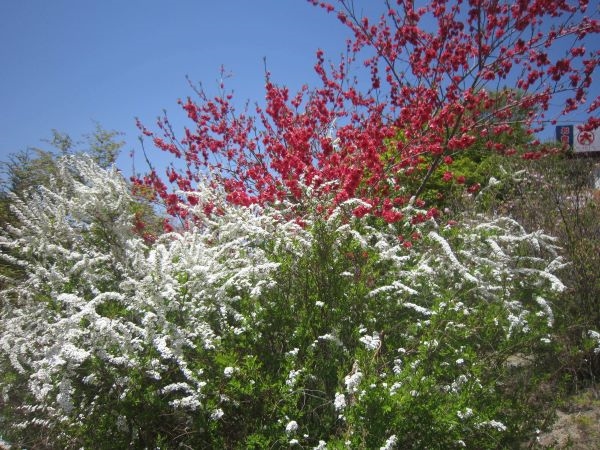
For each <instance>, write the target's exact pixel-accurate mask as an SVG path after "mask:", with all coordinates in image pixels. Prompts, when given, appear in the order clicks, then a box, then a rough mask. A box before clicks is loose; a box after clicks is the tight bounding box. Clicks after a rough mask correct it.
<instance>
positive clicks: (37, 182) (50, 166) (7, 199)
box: [0, 123, 148, 287]
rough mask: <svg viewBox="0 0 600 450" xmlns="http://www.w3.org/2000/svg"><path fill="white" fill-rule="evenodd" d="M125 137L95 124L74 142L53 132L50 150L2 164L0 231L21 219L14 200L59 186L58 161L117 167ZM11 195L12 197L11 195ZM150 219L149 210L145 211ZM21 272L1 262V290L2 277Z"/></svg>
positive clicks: (21, 155)
mask: <svg viewBox="0 0 600 450" xmlns="http://www.w3.org/2000/svg"><path fill="white" fill-rule="evenodd" d="M122 135H123V133H121V132H119V131H115V130H107V129H105V128H103V127H102V126H101V125H100V124H98V123H96V124H95V128H94V130H93V131H92V132H90V133H88V134H85V135H83V138H82V140H75V139H73V138H72V137H71V136H70V135H69V134H67V133H64V132H61V131H58V130H56V129H53V130H52V136H51V137H50V138H49V139H45V140H44V141H43V142H44V143H46V144H48V148H38V147H30V148H28V149H26V150H22V151H19V152H16V153H14V154H12V155H10V157H9V159H8V160H7V161H3V162H0V171H1V173H2V177H1V182H0V227H2V228H4V227H6V225H8V224H11V225H15V224H16V223H17V222H18V218H17V217H16V216H15V215H14V214H13V213H12V211H11V204H12V203H13V202H14V198H15V196H16V197H21V198H27V197H28V196H30V193H31V191H32V190H35V189H36V187H38V186H46V187H48V186H50V185H52V184H60V183H61V177H60V176H58V169H57V161H58V159H59V158H61V157H64V156H67V155H76V154H84V153H86V154H89V155H90V156H91V157H92V159H93V160H94V161H95V162H96V164H98V165H99V166H100V167H102V168H103V169H106V168H108V167H110V166H111V165H112V164H114V163H115V161H116V159H117V157H118V156H119V152H120V151H121V148H122V147H123V145H124V144H125V142H124V141H123V140H121V139H120V138H121V137H122ZM9 192H10V193H11V194H9ZM144 211H145V214H146V215H148V211H147V209H146V210H144ZM19 273H20V270H19V269H18V268H17V267H15V266H14V265H11V264H10V263H8V262H7V261H0V287H2V286H3V281H2V280H3V277H5V276H7V277H10V278H14V277H15V276H18V274H19Z"/></svg>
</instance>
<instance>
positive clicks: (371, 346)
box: [359, 332, 381, 350]
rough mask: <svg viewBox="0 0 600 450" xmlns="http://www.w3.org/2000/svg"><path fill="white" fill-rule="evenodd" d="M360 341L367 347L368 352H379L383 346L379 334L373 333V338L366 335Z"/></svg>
mask: <svg viewBox="0 0 600 450" xmlns="http://www.w3.org/2000/svg"><path fill="white" fill-rule="evenodd" d="M359 340H360V342H362V343H363V344H364V345H365V347H367V350H377V349H378V348H379V347H380V346H381V340H380V338H379V333H377V332H373V335H372V336H369V335H365V336H363V337H361V338H360V339H359Z"/></svg>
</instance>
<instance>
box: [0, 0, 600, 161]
mask: <svg viewBox="0 0 600 450" xmlns="http://www.w3.org/2000/svg"><path fill="white" fill-rule="evenodd" d="M379 3H380V2H377V1H374V0H359V1H358V2H357V4H361V5H374V4H379ZM348 33H349V32H348V30H347V29H346V28H345V27H344V26H343V25H342V24H340V23H339V22H338V21H337V20H336V19H335V17H334V16H332V15H328V14H326V13H325V12H324V11H323V10H321V9H320V8H315V7H314V6H312V5H310V4H309V3H308V2H306V1H305V0H222V1H221V0H175V1H170V2H168V1H166V0H162V1H159V0H1V1H0V73H1V83H0V105H1V110H0V111H1V112H0V114H1V121H0V124H1V125H0V160H6V158H7V156H8V155H9V154H10V153H13V152H16V151H20V150H24V149H26V148H27V147H34V146H42V147H43V146H44V143H43V142H42V139H44V138H49V137H50V136H51V129H53V128H55V129H58V130H60V131H63V132H66V133H69V134H70V135H71V136H73V137H79V136H81V135H82V134H84V133H88V132H91V131H92V130H93V128H94V121H97V122H98V123H99V124H101V125H102V126H103V127H104V128H106V129H115V130H120V131H122V132H124V133H125V136H124V139H125V141H126V143H127V144H126V146H125V148H124V150H123V154H122V156H121V158H120V160H119V166H120V167H121V168H123V169H124V170H126V171H127V170H128V169H130V167H131V163H130V162H129V158H128V153H129V151H130V150H131V149H134V148H135V149H137V150H139V143H138V141H137V136H138V135H139V131H138V129H137V128H136V127H135V117H139V118H140V119H141V120H142V122H144V123H145V124H147V125H148V126H149V127H150V128H152V129H154V122H155V119H156V117H157V116H159V115H160V114H161V112H162V110H163V109H166V110H167V111H168V112H169V115H170V117H171V118H174V119H175V120H176V119H177V115H178V114H180V108H179V106H178V105H177V99H179V98H185V97H187V96H188V95H190V96H193V92H192V90H191V88H190V87H189V85H188V83H187V81H186V75H187V76H189V77H190V79H191V80H193V81H201V82H202V83H203V84H204V85H205V86H206V88H207V90H208V91H209V92H213V93H214V92H215V91H214V90H213V89H214V88H216V80H217V78H218V76H219V70H220V67H221V65H223V66H224V67H225V68H226V69H227V70H228V71H229V72H231V73H232V75H233V78H231V79H230V80H229V81H228V86H229V87H231V88H233V89H234V90H235V91H236V98H237V99H239V100H246V99H250V100H251V101H255V100H259V101H260V100H261V99H262V98H263V96H264V91H263V86H264V69H263V57H266V58H267V64H268V69H269V71H270V72H271V73H272V76H273V79H274V80H275V81H277V82H280V83H283V84H286V85H288V86H290V87H291V88H292V89H295V88H298V87H300V86H301V85H302V84H304V83H306V82H311V81H314V79H315V78H314V73H313V66H314V62H315V51H316V50H317V49H318V48H322V49H323V50H325V52H326V54H327V55H328V56H330V57H332V58H334V59H335V58H336V57H337V55H338V54H339V53H340V52H341V51H342V50H343V49H344V47H345V39H346V38H347V37H348V36H349V34H348ZM595 92H596V94H597V92H598V88H597V84H596V88H595ZM583 118H585V114H581V113H580V114H579V116H577V117H575V120H581V119H583ZM139 169H143V167H138V170H139Z"/></svg>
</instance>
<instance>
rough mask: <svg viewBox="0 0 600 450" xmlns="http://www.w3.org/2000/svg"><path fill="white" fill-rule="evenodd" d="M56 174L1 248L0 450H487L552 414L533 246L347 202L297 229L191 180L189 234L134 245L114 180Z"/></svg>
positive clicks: (546, 243)
mask: <svg viewBox="0 0 600 450" xmlns="http://www.w3.org/2000/svg"><path fill="white" fill-rule="evenodd" d="M58 167H59V169H60V172H59V173H60V177H61V183H60V184H56V185H53V184H52V183H50V186H48V187H40V188H38V189H36V190H34V191H30V192H29V195H28V196H27V200H22V199H18V198H14V199H13V210H14V213H15V214H16V215H17V216H18V217H19V219H20V220H19V225H15V226H9V227H8V228H7V229H6V230H5V232H4V234H3V237H2V238H1V240H0V245H1V247H2V249H3V250H2V253H1V255H2V257H3V258H6V259H9V260H10V261H11V262H12V263H14V264H17V265H19V266H20V267H22V268H23V270H24V271H25V273H26V280H25V281H24V282H15V283H12V284H11V283H10V282H11V280H7V282H9V285H8V287H7V288H6V289H4V290H3V292H2V294H3V296H2V298H3V304H2V310H1V316H0V327H1V328H0V329H2V334H1V335H0V351H1V353H0V355H1V356H0V365H1V369H2V370H1V373H2V377H1V378H0V389H1V390H2V400H1V401H2V406H3V407H2V411H4V412H3V413H2V414H3V417H2V418H1V419H2V420H3V421H4V422H5V423H6V429H7V436H6V437H7V438H8V439H10V440H11V441H12V442H14V443H17V444H18V445H21V446H29V447H35V446H53V447H57V446H61V447H65V448H80V447H93V448H115V447H122V448H124V447H127V446H133V447H138V448H143V447H151V446H152V447H160V448H171V447H177V446H178V445H187V446H189V447H192V448H276V447H287V446H294V445H299V446H302V447H305V448H311V447H313V448H321V449H323V448H340V447H353V448H377V447H381V446H383V447H384V448H393V447H394V446H395V447H396V448H456V447H461V446H466V447H470V448H495V447H506V446H513V445H514V444H515V442H519V441H521V440H522V439H523V438H524V437H526V436H529V435H530V434H531V433H532V431H533V430H535V429H536V428H537V427H538V426H540V423H541V422H542V421H543V420H544V419H545V415H546V414H547V411H546V410H544V409H542V408H540V407H539V401H540V399H539V395H540V394H539V390H538V387H539V386H540V384H541V383H544V382H545V379H546V376H547V373H545V371H544V367H546V365H545V364H544V362H545V360H546V358H551V357H552V356H553V355H554V347H553V336H552V327H553V322H554V317H553V302H554V301H555V299H556V298H557V297H556V296H557V294H558V293H559V292H560V291H561V290H562V289H564V286H563V285H562V283H561V282H560V281H559V279H558V278H556V276H555V275H554V272H555V271H556V270H558V269H560V268H561V267H562V260H561V258H560V257H558V255H557V249H556V247H555V244H554V240H553V239H552V238H550V237H548V236H546V235H544V234H543V233H540V232H537V233H527V232H526V231H525V230H524V229H523V228H522V227H521V226H520V225H519V224H518V223H517V222H515V221H514V220H512V219H509V218H505V217H501V218H496V219H494V220H490V219H486V218H485V217H478V218H476V219H474V220H472V221H470V222H464V223H463V224H461V226H460V227H458V226H456V227H442V228H440V227H439V226H438V225H437V224H436V222H435V220H434V219H433V218H430V219H428V220H423V217H424V216H425V212H424V211H420V210H418V209H417V208H415V207H413V206H412V205H409V206H407V207H406V208H404V210H403V211H402V213H403V214H404V216H405V217H406V218H407V219H408V220H407V221H405V222H403V223H402V224H399V223H396V224H386V223H385V222H384V221H382V220H380V219H377V218H374V217H373V216H364V217H362V218H358V217H356V216H355V215H354V214H353V212H354V211H356V208H357V207H360V206H363V207H368V205H366V204H362V203H361V202H360V201H359V200H348V201H346V202H344V203H342V204H341V205H339V206H338V207H337V208H336V209H335V210H333V211H332V212H331V213H330V214H325V213H323V212H318V211H321V208H320V207H319V206H320V205H317V204H307V205H304V209H305V210H306V211H308V213H307V214H306V215H305V217H303V218H302V220H300V221H299V220H297V219H293V220H291V221H290V220H288V219H286V218H287V217H296V216H295V215H294V214H291V213H290V208H292V207H293V206H294V205H287V204H284V203H281V204H277V205H274V206H273V207H271V208H268V207H258V206H254V207H242V206H232V205H229V204H227V203H226V202H225V200H224V198H225V195H224V194H223V193H222V192H220V191H218V190H215V189H213V188H208V187H203V185H202V184H200V185H199V187H198V189H197V191H195V192H188V193H185V195H187V196H196V197H197V198H198V199H199V201H198V202H197V203H198V206H196V207H189V209H188V211H189V213H188V217H189V220H188V222H187V224H186V228H185V229H183V230H180V231H178V232H173V233H167V234H165V235H163V236H161V237H160V238H159V239H158V240H157V241H156V242H148V241H147V240H144V239H142V238H141V237H139V235H138V234H136V233H135V231H134V229H133V228H134V215H133V214H131V213H129V212H128V211H132V208H131V204H132V203H134V198H133V197H132V196H131V195H130V194H129V192H128V187H127V185H126V183H125V182H124V181H123V180H122V178H121V177H120V175H119V174H118V173H117V172H116V171H105V170H103V169H101V168H100V167H98V166H97V165H96V164H95V163H93V162H92V161H91V160H89V159H86V158H65V159H62V160H60V161H59V164H58ZM306 198H310V195H306ZM207 205H210V207H209V208H208V207H207ZM411 217H419V218H420V219H419V220H414V221H411V220H410V218H411ZM411 222H412V223H414V225H409V224H410V223H411ZM400 235H401V236H406V235H411V236H412V239H411V241H402V240H400V239H399V238H398V236H400ZM523 361H525V362H523Z"/></svg>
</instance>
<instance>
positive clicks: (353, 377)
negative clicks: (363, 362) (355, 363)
mask: <svg viewBox="0 0 600 450" xmlns="http://www.w3.org/2000/svg"><path fill="white" fill-rule="evenodd" d="M362 377H363V374H362V372H361V371H360V370H359V369H357V370H355V371H354V373H352V374H350V375H346V377H345V378H344V383H346V390H347V391H348V392H349V393H350V394H352V393H354V392H357V391H358V385H359V384H360V381H361V380H362Z"/></svg>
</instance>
